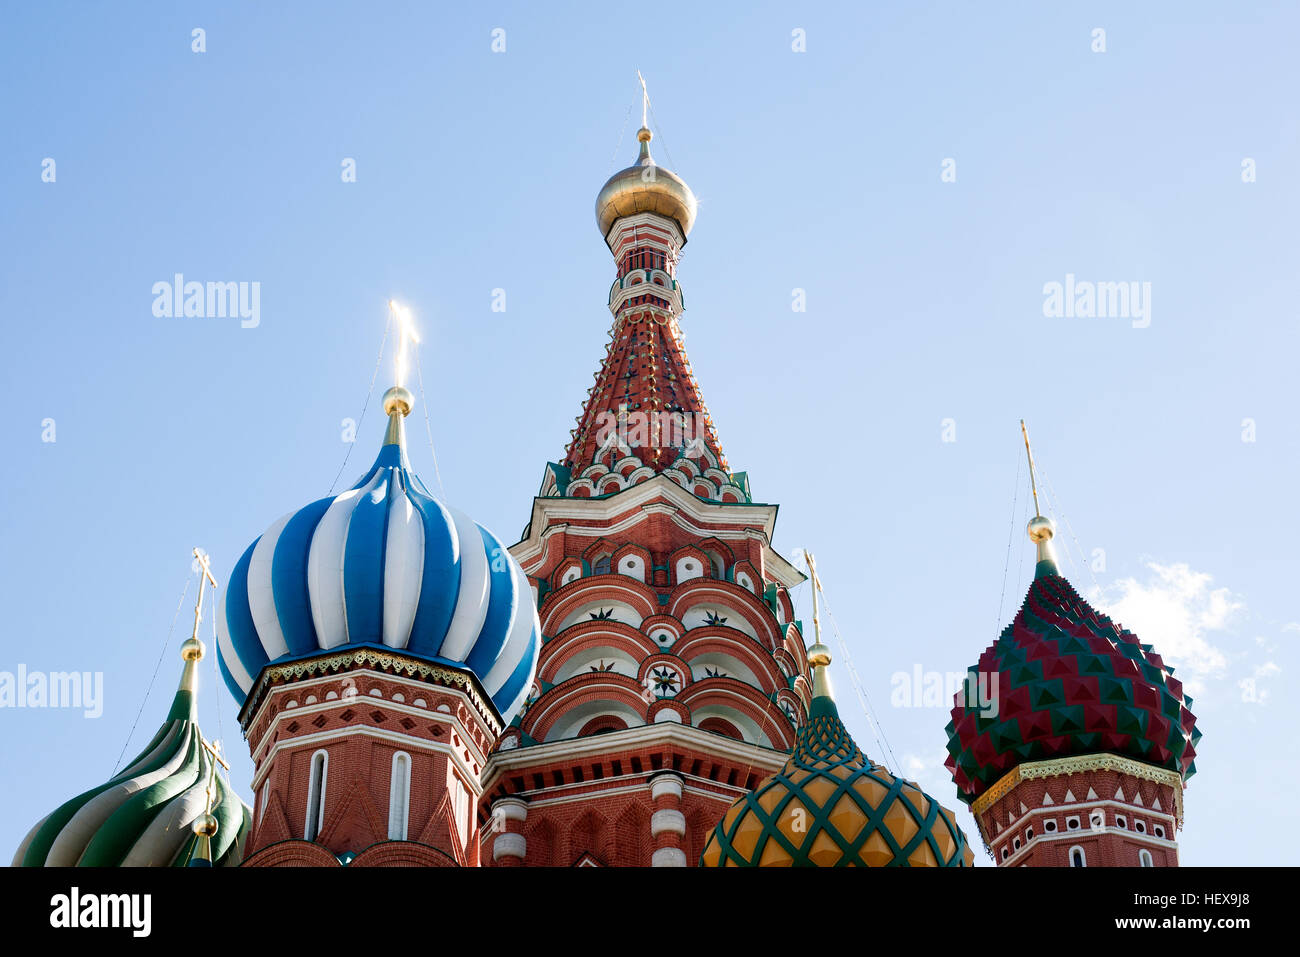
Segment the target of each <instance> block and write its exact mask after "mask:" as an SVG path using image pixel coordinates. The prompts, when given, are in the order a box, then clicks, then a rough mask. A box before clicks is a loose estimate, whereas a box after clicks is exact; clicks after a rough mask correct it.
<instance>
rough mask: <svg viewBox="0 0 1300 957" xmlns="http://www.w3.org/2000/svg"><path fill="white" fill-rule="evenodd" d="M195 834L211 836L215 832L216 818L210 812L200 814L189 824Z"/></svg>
mask: <svg viewBox="0 0 1300 957" xmlns="http://www.w3.org/2000/svg"><path fill="white" fill-rule="evenodd" d="M190 827H191V828H192V829H193V831H194V833H195V834H198V835H200V836H202V837H211V836H212V835H213V834H216V833H217V819H216V818H215V817H213V816H212V815H211V814H200V815H199V816H198V817H196V818H195V819H194V823H193V824H191V825H190Z"/></svg>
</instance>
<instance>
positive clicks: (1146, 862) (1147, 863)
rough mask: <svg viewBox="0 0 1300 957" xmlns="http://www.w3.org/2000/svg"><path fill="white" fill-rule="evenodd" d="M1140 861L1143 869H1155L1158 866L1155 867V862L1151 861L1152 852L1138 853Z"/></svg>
mask: <svg viewBox="0 0 1300 957" xmlns="http://www.w3.org/2000/svg"><path fill="white" fill-rule="evenodd" d="M1138 860H1139V861H1140V862H1141V863H1142V866H1143V867H1155V866H1156V865H1155V862H1154V861H1152V860H1151V852H1150V851H1146V850H1143V851H1138Z"/></svg>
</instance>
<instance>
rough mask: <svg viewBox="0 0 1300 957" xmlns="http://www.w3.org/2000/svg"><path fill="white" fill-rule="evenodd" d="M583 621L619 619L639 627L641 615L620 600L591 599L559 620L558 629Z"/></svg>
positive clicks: (561, 629)
mask: <svg viewBox="0 0 1300 957" xmlns="http://www.w3.org/2000/svg"><path fill="white" fill-rule="evenodd" d="M584 621H621V622H623V623H624V624H628V625H631V626H632V627H633V628H640V627H641V615H640V614H639V613H638V612H637V610H636V609H635V608H633V607H632V606H631V605H629V604H626V603H625V602H621V601H592V602H587V603H586V604H584V605H582V607H580V608H575V609H574V610H573V611H571V612H569V614H567V615H566V616H565V617H564V621H562V622H560V628H559V630H560V631H564V629H565V628H568V627H570V626H571V625H576V624H579V623H580V622H584Z"/></svg>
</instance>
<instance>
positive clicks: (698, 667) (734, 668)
mask: <svg viewBox="0 0 1300 957" xmlns="http://www.w3.org/2000/svg"><path fill="white" fill-rule="evenodd" d="M689 664H690V666H691V674H692V675H693V676H694V678H695V680H696V681H704V680H706V679H707V678H709V677H710V675H709V670H710V669H711V670H713V671H720V672H721V673H722V676H723V677H726V678H735V679H737V680H739V681H743V682H745V684H747V685H750V686H752V687H754V688H757V689H758V690H760V691H762V690H763V684H762V682H760V681H759V680H758V675H756V674H754V672H753V670H751V669H750V667H749V666H748V665H746V664H743V663H742V662H741V660H740V659H739V658H737V657H735V656H734V655H727V654H722V653H720V652H707V653H705V654H702V655H696V656H694V657H692V658H691V659H690V661H689Z"/></svg>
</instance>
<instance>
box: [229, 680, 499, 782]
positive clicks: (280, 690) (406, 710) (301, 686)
mask: <svg viewBox="0 0 1300 957" xmlns="http://www.w3.org/2000/svg"><path fill="white" fill-rule="evenodd" d="M355 673H356V672H353V674H355ZM373 674H374V676H375V677H376V678H379V679H382V680H384V681H392V682H395V683H396V684H399V685H402V686H403V687H409V688H410V689H411V690H412V691H418V692H421V693H419V694H414V695H413V697H412V699H411V700H412V701H414V700H415V698H418V697H426V696H427V697H432V694H431V692H432V691H438V692H441V693H442V694H447V695H450V696H452V697H453V698H454V697H463V694H462V692H460V691H459V690H458V689H456V688H449V687H446V686H444V685H430V684H427V683H425V682H422V681H417V680H415V679H414V678H408V677H406V676H405V675H394V674H391V673H389V672H374V673H373ZM348 675H349V673H348V672H340V673H338V674H331V675H323V676H320V677H317V678H308V679H304V680H302V681H296V682H294V683H293V684H292V685H277V686H276V687H275V688H273V689H272V693H270V694H268V695H266V696H265V697H264V698H263V700H262V703H261V705H260V706H259V707H258V710H257V712H256V713H255V714H254V715H253V716H252V719H251V720H250V722H249V727H253V726H254V725H256V724H257V722H258V720H260V718H261V713H262V711H263V710H264V709H265V708H267V707H269V706H270V704H271V702H272V701H274V700H276V699H277V697H278V696H279V695H281V694H284V695H287V696H289V697H297V696H299V693H300V692H303V694H301V697H306V693H308V692H309V691H310V689H312V688H316V689H318V690H319V689H322V688H324V687H325V686H330V687H336V686H337V685H338V684H339V683H340V682H341V681H342V680H343V679H344V678H346V677H348ZM363 704H369V705H370V706H371V707H382V708H384V710H386V711H391V712H393V713H394V714H401V715H409V716H410V717H411V718H414V719H416V720H420V721H423V720H427V719H430V718H432V719H433V720H435V721H438V722H440V723H442V724H446V725H450V726H451V727H452V728H453V729H454V730H455V731H457V732H458V734H459V736H460V739H461V741H463V742H464V744H465V747H466V749H468V750H469V752H470V753H471V754H472V755H473V756H474V758H475V760H476V761H477V762H478V764H479V766H480V767H482V766H483V765H484V764H485V763H486V762H487V757H488V756H487V755H486V754H485V753H484V752H483V749H482V748H480V747H479V746H478V743H477V742H476V741H475V740H474V736H473V735H472V734H470V732H469V729H467V728H466V727H465V725H464V724H463V723H462V722H461V720H460V718H459V717H458V716H457V715H456V713H455V712H454V711H439V710H438V709H437V708H435V707H428V708H420V707H417V706H416V705H414V704H410V703H409V702H404V701H393V700H392V699H391V698H381V697H376V696H374V695H368V694H360V693H358V694H355V695H351V696H349V697H346V698H345V697H342V696H340V697H338V698H330V699H328V700H323V699H322V700H318V701H315V702H313V703H312V704H300V705H298V706H297V707H294V708H281V709H280V711H279V712H278V713H277V714H276V715H275V717H274V718H272V719H271V720H270V721H268V722H267V725H266V730H265V731H264V732H263V733H262V736H261V737H259V738H258V739H257V741H256V742H255V743H250V747H249V753H250V756H251V757H252V759H253V761H254V763H256V762H258V761H259V760H264V757H263V758H259V755H263V756H264V755H265V752H266V748H267V747H268V745H269V743H270V741H271V739H272V738H273V737H274V736H275V731H276V729H277V727H278V726H279V724H280V722H282V721H284V720H285V719H292V718H297V717H300V716H312V715H317V714H320V713H322V712H326V711H335V710H339V709H344V708H348V707H352V708H356V709H357V710H360V707H361V705H363ZM339 730H341V729H338V728H335V729H333V732H325V733H334V732H337V731H339ZM402 734H403V735H404V736H405V737H406V738H414V739H416V740H425V739H423V738H420V737H419V736H418V735H410V734H407V733H406V732H402ZM488 739H489V741H491V740H492V738H491V730H490V729H489V731H488ZM293 740H297V739H293Z"/></svg>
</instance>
